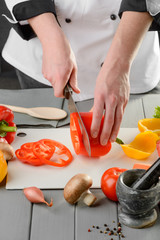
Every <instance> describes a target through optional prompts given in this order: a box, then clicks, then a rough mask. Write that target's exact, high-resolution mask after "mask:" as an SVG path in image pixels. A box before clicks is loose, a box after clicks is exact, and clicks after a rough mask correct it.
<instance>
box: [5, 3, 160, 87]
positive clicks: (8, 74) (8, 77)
mask: <svg viewBox="0 0 160 240" xmlns="http://www.w3.org/2000/svg"><path fill="white" fill-rule="evenodd" d="M2 13H5V14H7V16H10V13H9V11H8V9H7V7H6V6H5V3H4V1H3V0H1V2H0V89H2V88H4V89H19V88H20V86H19V81H18V79H17V76H16V73H15V70H14V68H13V67H12V66H11V65H9V64H8V63H7V62H5V61H4V59H3V58H2V56H1V52H2V49H3V46H4V44H5V41H6V39H7V37H8V33H9V29H10V27H11V26H10V24H9V22H8V21H7V20H6V19H5V17H2ZM159 37H160V32H159Z"/></svg>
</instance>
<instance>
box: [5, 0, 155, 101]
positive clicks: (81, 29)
mask: <svg viewBox="0 0 160 240" xmlns="http://www.w3.org/2000/svg"><path fill="white" fill-rule="evenodd" d="M15 2H16V3H17V2H26V1H25V0H23V1H22V0H21V1H19V0H14V1H12V4H11V1H9V0H8V1H7V0H6V4H7V3H8V5H7V6H8V8H9V9H10V10H11V13H12V8H13V6H14V4H15ZM9 3H10V4H9ZM54 3H55V8H56V13H57V18H58V21H59V23H60V25H61V27H62V29H63V31H64V33H65V35H66V36H67V38H68V40H69V42H70V44H71V47H72V49H73V52H74V54H75V57H76V61H77V65H78V76H77V78H78V86H79V88H80V89H81V93H80V94H75V95H74V99H75V100H76V101H82V100H85V99H90V98H93V97H94V88H95V83H96V78H97V75H98V73H99V71H100V69H101V66H102V64H103V61H104V60H105V57H106V55H107V51H108V49H109V47H110V45H111V42H112V39H113V36H114V34H115V31H116V29H117V26H118V24H119V21H120V19H119V17H118V11H119V8H120V3H121V1H120V0H114V1H112V0H107V1H106V0H79V1H76V0H67V1H66V0H55V1H54ZM13 18H14V16H13ZM14 21H15V23H16V22H17V21H16V19H15V18H14ZM22 24H26V22H22ZM42 54H43V53H42V47H41V43H40V41H39V39H38V38H37V37H35V38H32V39H30V40H29V41H26V40H24V39H22V38H21V37H20V36H19V35H18V33H17V32H16V31H15V30H14V29H13V28H12V29H11V30H10V33H9V37H8V39H7V42H6V44H5V46H4V49H3V51H2V56H3V58H4V59H5V60H6V61H7V62H9V63H10V64H11V65H13V66H14V67H15V68H17V69H19V70H20V71H22V72H24V73H25V74H27V75H29V76H30V77H32V78H34V79H36V80H37V81H39V82H41V83H43V84H47V85H50V83H49V82H48V80H46V79H45V78H44V77H43V75H42ZM159 80H160V50H159V40H158V34H157V32H148V33H147V34H146V36H145V38H144V40H143V42H142V45H141V47H140V49H139V51H138V54H137V56H136V58H135V60H134V62H133V64H132V67H131V72H130V86H131V90H130V92H131V93H133V94H137V93H144V92H147V91H150V90H151V89H153V88H154V87H155V86H156V85H157V83H158V82H159Z"/></svg>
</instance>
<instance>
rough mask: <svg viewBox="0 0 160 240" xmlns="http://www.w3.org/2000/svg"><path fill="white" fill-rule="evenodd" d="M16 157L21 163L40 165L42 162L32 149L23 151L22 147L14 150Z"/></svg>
mask: <svg viewBox="0 0 160 240" xmlns="http://www.w3.org/2000/svg"><path fill="white" fill-rule="evenodd" d="M15 155H16V157H17V158H18V159H19V160H20V161H21V162H23V163H28V164H31V165H33V166H41V165H43V163H42V162H41V161H40V159H39V158H37V157H36V156H35V155H34V153H33V152H32V151H25V150H23V149H17V150H16V151H15Z"/></svg>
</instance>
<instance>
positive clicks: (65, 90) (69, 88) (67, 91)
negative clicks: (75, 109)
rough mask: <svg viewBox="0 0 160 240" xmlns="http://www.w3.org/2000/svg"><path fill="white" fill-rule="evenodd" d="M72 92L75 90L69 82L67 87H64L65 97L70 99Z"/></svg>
mask: <svg viewBox="0 0 160 240" xmlns="http://www.w3.org/2000/svg"><path fill="white" fill-rule="evenodd" d="M72 92H73V90H72V88H71V86H70V84H69V83H67V85H66V86H65V88H64V97H65V98H66V99H69V95H70V94H72Z"/></svg>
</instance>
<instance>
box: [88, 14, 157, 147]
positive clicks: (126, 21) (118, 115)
mask: <svg viewBox="0 0 160 240" xmlns="http://www.w3.org/2000/svg"><path fill="white" fill-rule="evenodd" d="M152 21H153V18H152V17H151V16H150V15H149V14H148V12H143V13H140V12H127V11H126V12H124V13H123V15H122V18H121V21H120V24H119V26H118V29H117V31H116V34H115V36H114V38H113V41H112V44H111V47H110V48H109V51H108V54H107V57H106V59H105V61H104V64H103V66H102V69H101V71H100V73H99V75H98V78H97V82H96V88H95V99H94V106H93V120H92V125H91V134H92V136H93V137H96V136H97V134H98V132H99V126H100V122H101V118H102V115H103V111H104V110H105V117H104V125H103V129H102V133H101V136H100V141H101V144H102V145H105V144H106V143H107V141H108V140H109V139H110V140H111V141H115V140H116V137H117V134H118V131H119V128H120V124H121V121H122V116H123V113H124V109H125V107H126V104H127V102H128V99H129V90H130V86H129V80H128V78H129V77H128V76H129V71H130V67H131V64H132V62H133V59H134V57H135V56H136V53H137V51H138V49H139V47H140V45H141V42H142V40H143V38H144V36H145V34H146V32H147V31H148V29H149V27H150V25H151V23H152Z"/></svg>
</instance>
